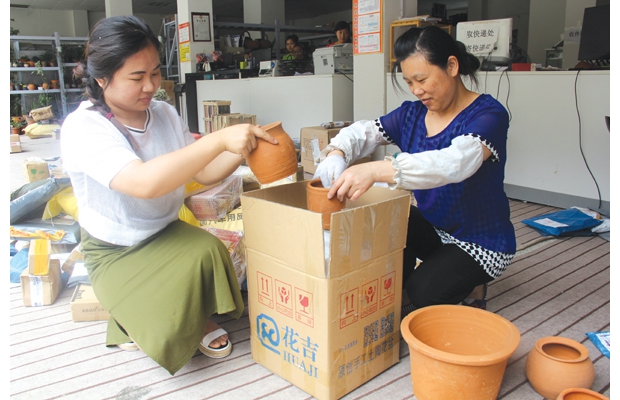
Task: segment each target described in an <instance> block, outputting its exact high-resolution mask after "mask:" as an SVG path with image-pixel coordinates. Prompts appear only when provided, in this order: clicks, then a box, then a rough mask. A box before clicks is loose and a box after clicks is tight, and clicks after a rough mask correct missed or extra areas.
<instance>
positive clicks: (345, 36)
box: [327, 21, 351, 47]
mask: <svg viewBox="0 0 620 400" xmlns="http://www.w3.org/2000/svg"><path fill="white" fill-rule="evenodd" d="M334 33H335V34H336V41H335V42H332V43H329V44H328V45H327V47H331V46H335V45H337V44H345V43H351V27H350V26H349V23H348V22H346V21H339V22H338V23H337V24H336V26H335V27H334Z"/></svg>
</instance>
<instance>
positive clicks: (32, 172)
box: [22, 157, 50, 182]
mask: <svg viewBox="0 0 620 400" xmlns="http://www.w3.org/2000/svg"><path fill="white" fill-rule="evenodd" d="M22 165H23V167H24V175H25V176H26V179H27V180H28V182H36V181H40V180H41V179H47V178H49V177H50V170H49V167H48V165H47V162H46V161H45V160H44V159H42V158H41V157H28V158H25V159H24V160H23V161H22Z"/></svg>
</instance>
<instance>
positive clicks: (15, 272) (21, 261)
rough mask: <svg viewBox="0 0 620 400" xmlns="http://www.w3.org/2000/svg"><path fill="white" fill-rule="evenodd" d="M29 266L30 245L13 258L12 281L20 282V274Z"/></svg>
mask: <svg viewBox="0 0 620 400" xmlns="http://www.w3.org/2000/svg"><path fill="white" fill-rule="evenodd" d="M26 268H28V247H24V248H23V249H21V250H20V251H18V252H17V254H15V255H14V256H13V257H12V258H11V283H19V276H20V275H21V274H22V272H24V270H25V269H26Z"/></svg>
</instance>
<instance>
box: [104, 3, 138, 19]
mask: <svg viewBox="0 0 620 400" xmlns="http://www.w3.org/2000/svg"><path fill="white" fill-rule="evenodd" d="M119 15H133V7H132V6H131V1H127V0H105V17H106V18H110V17H117V16H119Z"/></svg>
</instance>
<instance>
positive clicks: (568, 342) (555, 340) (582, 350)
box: [534, 336, 590, 363]
mask: <svg viewBox="0 0 620 400" xmlns="http://www.w3.org/2000/svg"><path fill="white" fill-rule="evenodd" d="M547 344H561V345H564V346H568V347H570V348H572V349H574V350H576V351H577V352H579V357H577V358H574V359H566V358H557V357H553V356H552V355H551V354H549V353H547V352H545V351H544V350H543V346H545V345H547ZM534 348H535V349H536V351H538V352H539V353H540V354H542V355H544V356H545V357H549V358H550V359H552V360H556V361H561V362H564V363H580V362H582V361H584V360H585V359H586V358H589V357H590V353H589V352H588V349H587V348H586V346H584V345H582V344H581V343H579V342H578V341H576V340H573V339H570V338H567V337H563V336H547V337H544V338H540V339H538V340H537V341H536V345H535V346H534Z"/></svg>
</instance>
